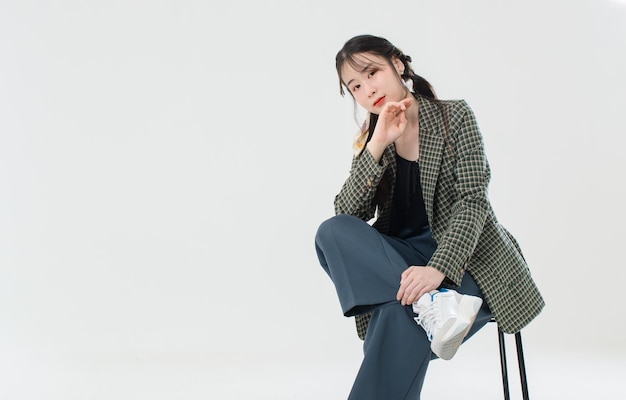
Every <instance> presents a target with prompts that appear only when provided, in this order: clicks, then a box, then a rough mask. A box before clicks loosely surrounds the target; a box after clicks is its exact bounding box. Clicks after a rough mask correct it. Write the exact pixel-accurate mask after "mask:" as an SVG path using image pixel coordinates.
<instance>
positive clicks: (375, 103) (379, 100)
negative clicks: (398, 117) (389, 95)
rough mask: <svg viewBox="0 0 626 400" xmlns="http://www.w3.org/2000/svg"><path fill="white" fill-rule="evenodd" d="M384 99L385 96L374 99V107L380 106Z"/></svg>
mask: <svg viewBox="0 0 626 400" xmlns="http://www.w3.org/2000/svg"><path fill="white" fill-rule="evenodd" d="M384 101H385V96H383V97H381V98H380V99H378V100H376V101H375V102H374V107H378V106H381V105H382V104H383V102H384Z"/></svg>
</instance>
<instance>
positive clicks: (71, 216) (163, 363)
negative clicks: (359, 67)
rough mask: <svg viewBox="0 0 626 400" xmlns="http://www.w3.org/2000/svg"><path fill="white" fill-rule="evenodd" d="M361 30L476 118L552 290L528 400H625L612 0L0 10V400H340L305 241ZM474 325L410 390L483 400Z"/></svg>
mask: <svg viewBox="0 0 626 400" xmlns="http://www.w3.org/2000/svg"><path fill="white" fill-rule="evenodd" d="M362 33H371V34H376V35H380V36H384V37H386V38H388V39H389V40H391V41H392V42H393V43H394V44H396V45H397V46H398V47H400V48H401V49H402V50H404V51H405V52H406V53H407V54H409V55H411V56H412V58H413V66H414V68H415V70H416V71H417V73H418V74H420V75H422V76H424V77H425V78H427V79H428V80H429V81H430V82H431V83H432V84H433V85H434V87H435V89H436V91H437V93H438V95H439V97H440V98H444V99H451V98H464V99H466V100H467V101H468V102H469V104H470V105H471V106H472V108H473V109H474V111H475V113H476V116H477V118H478V121H479V125H480V127H481V129H482V131H483V135H484V138H485V143H486V149H487V154H488V156H489V159H490V163H491V167H492V171H493V178H492V184H491V190H490V195H491V199H492V203H493V206H494V208H495V210H496V213H497V215H498V216H499V219H500V220H501V222H502V223H503V224H504V225H505V226H506V227H507V228H508V229H509V230H511V231H512V232H513V233H514V235H515V236H516V237H517V238H518V240H519V241H520V242H521V244H522V247H523V249H524V251H525V254H526V257H527V259H528V260H529V263H530V266H531V270H532V271H533V275H534V277H535V279H536V281H537V284H538V285H539V287H540V289H541V290H542V292H543V294H544V295H545V298H546V302H547V306H546V308H545V311H544V312H543V313H542V314H541V316H540V317H539V318H538V319H536V320H535V321H534V322H533V323H532V324H531V325H530V326H529V327H528V328H526V329H525V330H524V331H523V334H524V345H525V349H526V357H527V365H528V375H529V381H530V389H531V396H532V397H533V398H534V399H554V398H563V399H565V398H567V399H591V398H601V397H605V398H624V395H625V393H626V390H625V389H624V388H623V386H622V385H621V384H620V381H621V380H623V376H624V374H625V373H626V362H625V361H624V356H625V355H626V345H625V344H624V328H623V309H624V307H623V304H624V303H623V297H624V296H623V294H622V293H621V292H622V288H623V282H624V278H625V277H626V272H625V268H624V256H623V253H624V230H623V227H624V224H625V223H626V218H625V217H626V213H625V211H624V209H625V208H624V207H625V206H624V202H625V200H626V193H625V189H624V172H625V171H626V161H625V157H624V140H623V137H624V135H625V134H626V122H625V118H624V112H623V109H624V107H625V105H626V103H625V100H624V93H625V91H626V78H624V71H626V5H625V4H623V3H620V2H617V1H609V0H595V1H594V0H587V1H584V0H577V1H572V0H559V1H546V0H532V1H524V2H515V3H513V2H504V1H496V0H475V1H467V0H456V1H453V0H447V1H414V2H409V1H402V2H393V1H386V2H383V1H366V0H361V1H332V2H331V1H310V2H304V1H287V0H285V1H280V0H273V1H272V0H267V1H258V2H257V1H243V0H236V1H220V2H212V1H211V2H209V1H190V0H180V1H169V2H168V1H147V0H146V1H137V0H127V1H121V0H117V1H78V0H76V1H68V0H64V1H54V2H53V1H28V0H27V1H17V0H16V1H9V0H0V398H1V399H7V400H9V399H11V400H12V399H16V400H18V399H19V400H22V399H49V400H53V399H54V400H56V399H59V400H61V399H62V400H70V399H71V400H73V399H81V400H83V399H321V398H324V399H340V398H345V396H346V394H347V392H348V390H349V388H350V386H351V384H352V379H353V377H354V375H355V373H356V370H357V368H358V365H359V363H360V358H361V349H360V346H361V342H360V341H359V340H358V339H357V337H356V335H355V332H354V326H353V321H352V319H346V318H343V317H342V316H341V312H340V308H339V304H338V301H337V299H336V294H335V292H334V288H333V286H332V284H331V282H330V280H329V279H328V277H327V276H326V275H325V274H324V273H323V271H322V269H321V268H320V267H319V265H318V262H317V258H316V255H315V251H314V245H313V237H314V234H315V231H316V229H317V226H318V225H319V223H320V222H322V221H323V220H324V219H326V218H328V217H330V216H331V215H332V214H333V208H332V200H333V197H334V195H335V194H336V192H337V191H338V190H339V187H340V185H341V184H342V182H343V180H344V179H345V178H346V176H347V173H348V168H349V163H350V157H351V149H350V145H351V140H352V136H353V134H354V132H355V129H356V122H355V120H354V117H353V105H352V101H351V99H350V98H349V97H347V98H342V97H340V96H339V94H338V83H337V77H336V73H335V70H334V56H335V54H336V52H337V51H338V50H339V48H340V47H341V46H342V45H343V43H344V42H345V41H346V40H347V39H349V38H350V37H352V36H354V35H357V34H362ZM495 338H496V336H495V327H494V326H488V327H486V328H485V329H484V330H483V331H481V332H480V333H479V334H478V335H476V337H475V338H473V339H472V340H471V341H470V342H468V343H467V344H466V345H465V346H464V347H463V348H462V349H461V350H460V351H459V353H458V354H457V356H456V357H455V359H454V360H453V361H451V362H444V361H437V362H434V363H432V365H431V370H430V371H429V374H428V377H427V382H426V385H425V388H424V397H427V398H435V397H437V396H439V395H441V392H445V393H446V396H447V395H451V396H454V395H456V396H457V397H458V396H460V395H463V396H465V398H494V399H496V398H500V397H501V386H500V378H499V375H498V374H499V370H498V359H497V357H498V356H497V344H496V339H495ZM509 352H510V353H512V352H513V346H510V350H509ZM512 379H513V380H515V379H516V376H515V375H513V377H512ZM513 385H514V386H515V383H513ZM512 390H514V391H515V390H518V389H516V388H515V387H514V388H513V389H512ZM472 396H474V397H472Z"/></svg>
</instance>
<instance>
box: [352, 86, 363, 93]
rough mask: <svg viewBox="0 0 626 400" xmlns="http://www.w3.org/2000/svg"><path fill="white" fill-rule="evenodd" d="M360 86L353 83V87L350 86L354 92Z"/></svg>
mask: <svg viewBox="0 0 626 400" xmlns="http://www.w3.org/2000/svg"><path fill="white" fill-rule="evenodd" d="M360 87H361V85H354V87H353V88H352V91H353V92H356V91H357V90H358V89H359V88H360Z"/></svg>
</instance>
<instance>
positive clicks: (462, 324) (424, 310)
mask: <svg viewBox="0 0 626 400" xmlns="http://www.w3.org/2000/svg"><path fill="white" fill-rule="evenodd" d="M482 303H483V299H481V298H480V297H476V296H469V295H465V294H460V293H458V292H456V291H454V290H450V289H441V290H440V291H433V292H430V293H426V294H425V295H423V296H422V297H421V298H420V299H419V300H417V301H416V302H415V303H413V312H415V313H416V314H418V316H417V317H416V318H415V322H417V324H418V325H420V326H421V327H422V328H424V330H425V331H426V334H427V335H428V339H429V340H430V342H431V343H430V349H431V350H432V352H433V353H435V354H436V355H437V356H438V357H439V358H441V359H444V360H449V359H451V358H452V357H454V354H455V353H456V351H457V350H458V348H459V346H460V345H461V343H462V342H463V339H464V338H465V336H467V333H468V332H469V330H470V328H471V327H472V324H473V323H474V320H475V319H476V315H477V314H478V310H479V309H480V306H481V305H482Z"/></svg>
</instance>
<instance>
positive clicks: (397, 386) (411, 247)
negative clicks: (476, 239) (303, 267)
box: [315, 214, 492, 400]
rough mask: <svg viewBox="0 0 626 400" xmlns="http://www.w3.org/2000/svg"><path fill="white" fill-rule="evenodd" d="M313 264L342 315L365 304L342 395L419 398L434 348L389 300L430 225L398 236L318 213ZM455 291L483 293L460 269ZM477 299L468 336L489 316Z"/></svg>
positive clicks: (422, 253)
mask: <svg viewBox="0 0 626 400" xmlns="http://www.w3.org/2000/svg"><path fill="white" fill-rule="evenodd" d="M315 246H316V251H317V255H318V258H319V261H320V264H321V265H322V267H323V268H324V270H325V271H326V273H328V275H329V276H330V278H331V280H332V281H333V283H334V285H335V288H336V290H337V295H338V296H339V303H340V305H341V309H342V311H343V314H344V315H345V316H348V317H349V316H354V315H358V314H362V313H365V312H368V311H371V312H372V319H371V320H370V323H369V326H368V329H367V335H366V336H365V342H364V344H363V350H364V357H363V362H362V364H361V367H360V369H359V372H358V374H357V377H356V380H355V382H354V385H353V386H352V390H351V392H350V396H349V399H350V400H370V399H371V400H380V399H385V400H396V399H397V400H401V399H412V400H415V399H419V398H420V392H421V390H422V386H423V383H424V377H425V375H426V370H427V368H428V363H429V362H430V360H431V359H433V358H436V356H435V355H434V354H433V353H432V352H431V350H430V341H429V340H428V338H427V336H426V333H425V331H424V330H423V329H422V328H421V327H420V326H418V325H417V324H416V322H415V321H414V320H413V317H414V316H415V314H414V313H413V310H412V308H411V306H402V305H401V304H400V302H399V301H397V300H396V294H397V292H398V288H399V287H400V276H401V274H402V272H404V270H406V269H407V268H408V267H409V266H411V265H426V264H427V263H428V260H429V259H430V257H431V256H432V254H433V253H434V251H435V250H436V248H437V244H436V242H435V241H434V239H433V238H432V235H431V234H430V229H428V228H425V229H424V231H423V232H422V233H421V234H419V235H418V236H416V237H412V238H408V239H399V238H394V237H390V236H386V235H383V234H381V233H379V232H378V231H377V230H376V229H374V228H373V227H371V226H370V225H369V224H368V223H366V222H365V221H363V220H361V219H359V218H356V217H353V216H349V215H345V214H340V215H337V216H335V217H332V218H330V219H328V220H326V221H324V222H323V223H322V224H321V225H320V227H319V229H318V231H317V234H316V236H315ZM452 288H453V289H455V290H456V291H458V292H459V293H464V294H471V295H474V296H479V297H483V296H482V293H481V292H480V289H479V288H478V286H477V285H476V282H475V281H474V279H473V278H472V277H471V276H470V275H469V274H468V273H466V274H465V275H464V277H463V281H462V283H461V286H460V287H452ZM491 317H492V314H491V311H490V310H489V308H488V306H487V302H485V301H483V306H482V307H481V310H480V311H479V313H478V316H477V318H476V321H475V322H474V325H473V326H472V329H471V330H470V333H469V334H468V336H467V337H466V339H467V338H469V337H470V336H471V335H473V334H474V333H475V332H476V331H478V329H480V328H481V327H483V326H484V325H485V324H486V323H487V322H489V320H490V319H491Z"/></svg>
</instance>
